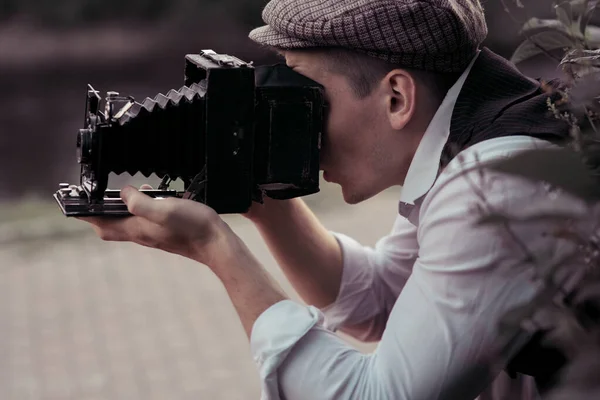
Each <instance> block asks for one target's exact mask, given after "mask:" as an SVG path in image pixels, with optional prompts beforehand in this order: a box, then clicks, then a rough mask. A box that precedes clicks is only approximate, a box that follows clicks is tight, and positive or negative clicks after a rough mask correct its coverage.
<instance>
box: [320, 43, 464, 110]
mask: <svg viewBox="0 0 600 400" xmlns="http://www.w3.org/2000/svg"><path fill="white" fill-rule="evenodd" d="M311 50H312V51H315V52H318V53H320V54H323V56H324V58H325V62H326V68H328V70H329V72H332V73H335V74H339V75H342V76H344V77H346V79H347V80H348V83H349V85H350V87H351V89H352V91H353V92H354V93H355V94H356V96H357V97H359V98H365V97H367V96H369V95H370V94H371V93H372V92H373V90H374V89H375V86H376V85H377V84H378V83H379V82H380V81H381V80H382V79H383V78H384V77H385V76H386V75H387V74H388V73H389V72H391V71H393V70H394V69H403V70H405V71H408V72H410V73H411V75H412V76H413V78H414V79H415V80H416V81H417V82H418V83H421V84H423V85H425V86H426V87H428V88H429V90H431V92H432V95H434V96H436V98H437V100H440V102H441V100H442V99H443V98H444V97H445V96H446V93H447V92H448V90H450V88H451V87H452V86H453V85H454V84H455V83H456V81H457V80H458V78H459V77H460V75H461V74H462V73H461V72H454V73H440V72H431V71H425V70H419V69H415V68H407V67H404V66H402V65H397V64H391V63H389V62H387V61H384V60H381V59H378V58H376V57H372V56H369V55H367V54H363V53H359V52H357V51H354V50H351V49H346V48H340V47H314V48H311Z"/></svg>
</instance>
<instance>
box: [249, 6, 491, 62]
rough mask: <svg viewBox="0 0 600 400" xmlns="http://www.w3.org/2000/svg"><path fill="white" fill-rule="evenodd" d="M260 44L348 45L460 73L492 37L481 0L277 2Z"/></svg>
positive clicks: (254, 35) (259, 32) (259, 34)
mask: <svg viewBox="0 0 600 400" xmlns="http://www.w3.org/2000/svg"><path fill="white" fill-rule="evenodd" d="M262 17H263V20H264V21H265V23H266V24H267V25H266V26H263V27H260V28H257V29H254V30H253V31H252V32H250V35H249V36H250V38H251V39H252V40H254V41H255V42H257V43H260V44H263V45H267V46H272V47H275V48H278V49H283V50H291V49H301V48H311V47H343V48H348V49H352V50H355V51H358V52H361V53H364V54H367V55H369V56H372V57H377V58H380V59H382V60H385V61H388V62H390V63H393V64H398V65H402V66H404V67H410V68H418V69H421V70H426V71H437V72H461V71H462V70H464V69H465V68H466V67H467V65H468V64H469V62H470V61H471V60H472V58H473V57H474V55H475V52H476V50H477V49H478V47H479V46H480V45H481V43H482V42H483V40H484V39H485V37H486V36H487V25H486V22H485V16H484V13H483V8H482V6H481V4H480V3H479V0H272V1H271V2H270V3H268V4H267V6H266V7H265V9H264V11H263V15H262Z"/></svg>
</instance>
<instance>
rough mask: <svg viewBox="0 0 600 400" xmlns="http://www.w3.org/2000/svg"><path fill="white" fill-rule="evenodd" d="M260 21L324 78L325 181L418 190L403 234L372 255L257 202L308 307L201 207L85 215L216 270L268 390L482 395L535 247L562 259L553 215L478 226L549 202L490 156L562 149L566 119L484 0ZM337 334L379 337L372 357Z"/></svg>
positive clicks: (292, 10) (160, 205) (286, 208)
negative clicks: (529, 73)
mask: <svg viewBox="0 0 600 400" xmlns="http://www.w3.org/2000/svg"><path fill="white" fill-rule="evenodd" d="M263 18H264V19H265V22H266V23H267V24H268V25H267V26H265V27H262V28H259V29H257V30H254V31H253V32H252V33H251V34H250V36H251V38H252V39H253V40H255V41H257V42H259V43H261V44H264V45H267V46H270V47H272V48H273V49H275V50H277V51H278V52H280V53H281V54H282V55H283V56H285V58H286V61H287V64H288V65H289V66H290V67H292V68H293V69H295V70H296V71H297V72H299V73H301V74H303V75H306V76H307V77H309V78H311V79H313V80H315V81H317V82H319V83H321V84H322V85H323V86H324V88H325V94H326V97H327V101H328V103H329V106H330V112H329V115H328V121H327V127H326V132H325V135H324V142H323V155H322V169H323V170H324V171H325V172H324V173H325V178H326V179H328V180H330V181H332V182H335V183H338V184H340V185H341V187H342V190H343V195H344V199H345V200H346V202H348V203H351V204H355V203H359V202H361V201H363V200H365V199H368V198H370V197H372V196H375V195H376V194H378V193H380V192H381V191H383V190H385V189H386V188H389V187H391V186H394V185H402V186H403V189H402V193H401V198H400V203H399V209H398V214H399V215H396V217H395V218H396V221H395V223H394V227H393V230H392V232H391V233H390V235H388V236H386V237H385V238H383V239H381V241H379V243H378V244H377V246H376V247H375V248H374V249H371V248H365V247H363V246H362V245H360V244H359V243H357V242H356V241H354V240H352V239H351V238H349V237H346V236H344V235H341V234H335V233H331V232H328V231H327V230H326V228H325V227H323V226H322V225H321V224H320V223H319V221H318V220H317V219H316V218H315V216H314V215H313V214H312V212H311V211H310V210H309V209H308V208H307V206H306V205H305V204H304V203H303V201H302V200H300V199H293V200H289V201H275V200H268V199H267V201H265V204H264V205H258V204H257V205H255V206H253V208H252V210H251V211H250V212H249V213H248V214H247V217H248V218H250V220H252V221H253V222H254V223H255V224H256V226H257V227H258V229H259V231H260V233H261V235H262V236H263V238H264V239H265V241H266V242H267V244H268V245H269V247H270V249H271V251H272V253H273V254H274V256H275V258H276V259H277V261H278V263H279V264H280V266H281V268H282V269H283V270H284V272H285V273H286V275H287V277H288V279H289V280H290V281H291V283H292V284H293V285H294V287H295V288H296V289H297V291H298V292H299V293H300V295H301V296H302V298H303V299H304V300H305V301H306V303H307V304H308V305H309V306H304V305H301V304H297V303H294V302H292V301H290V300H288V299H287V297H286V295H285V293H283V291H282V290H281V289H280V288H279V287H278V286H277V285H276V284H275V283H274V282H273V280H272V279H271V278H270V276H269V275H268V274H267V273H266V272H265V270H264V269H263V267H262V266H261V265H259V263H258V262H257V260H256V259H255V258H254V257H253V255H252V254H251V252H250V250H249V249H248V248H246V246H245V245H244V244H243V243H242V242H241V240H240V239H239V238H238V237H237V236H236V235H235V234H234V233H233V232H232V231H231V229H229V227H228V226H227V225H226V224H225V223H224V222H223V221H222V220H221V219H220V218H219V216H218V215H216V214H215V213H214V212H213V211H212V210H211V209H209V208H208V207H205V206H203V205H201V204H198V203H194V202H191V201H186V200H177V199H168V200H153V199H150V198H149V197H146V196H144V195H142V194H141V193H140V192H138V191H136V190H135V189H133V188H125V189H123V191H122V197H123V199H124V201H125V202H126V203H127V205H128V208H129V210H130V212H131V213H132V214H133V215H134V217H131V218H128V219H126V220H118V221H116V220H102V219H88V221H89V222H91V223H92V224H94V225H95V229H96V230H97V231H98V233H99V235H100V236H101V237H102V238H103V239H105V240H114V241H133V242H136V243H140V244H142V245H145V246H150V247H154V248H157V249H161V250H164V251H168V252H172V253H175V254H179V255H182V256H185V257H189V258H191V259H194V260H196V261H198V262H200V263H203V264H206V265H207V266H208V267H209V268H211V270H212V271H213V272H214V273H215V274H216V275H217V276H218V277H219V278H220V280H221V281H222V282H223V284H224V286H225V288H226V290H227V292H228V294H229V296H230V298H231V301H232V303H233V305H234V306H235V308H236V310H237V312H238V315H239V317H240V319H241V321H242V324H243V326H244V329H245V330H246V333H247V334H248V336H249V338H250V341H251V346H252V351H253V354H254V357H255V361H256V362H257V365H258V367H259V369H260V375H261V379H262V385H263V398H264V399H287V400H296V399H311V400H320V399H376V400H377V399H411V400H415V399H416V400H418V399H454V400H458V399H469V400H470V399H473V398H475V397H476V396H478V395H479V394H480V393H482V392H483V391H484V390H485V388H486V387H488V386H489V385H490V383H491V382H492V381H493V379H494V378H495V376H497V374H498V373H499V372H500V370H501V369H502V368H504V367H505V366H506V365H505V363H504V364H503V365H495V364H493V360H490V357H491V354H490V348H491V346H492V344H493V343H494V342H495V339H496V338H497V337H498V326H497V324H498V321H499V320H500V318H501V317H502V315H504V314H505V313H506V312H507V311H508V310H510V309H512V308H514V307H516V306H518V305H520V304H523V303H525V302H528V301H530V300H531V299H532V297H533V296H534V295H535V293H536V291H537V289H538V286H537V285H536V284H534V283H533V282H532V280H531V278H532V268H531V259H532V257H533V256H532V255H534V256H535V259H536V262H543V261H552V260H553V259H554V258H555V257H556V256H557V254H558V253H559V252H558V251H554V250H555V246H556V245H557V243H555V241H553V240H552V239H550V238H548V237H547V236H546V235H544V234H545V233H546V232H547V231H548V229H550V226H549V225H548V224H547V223H544V222H543V221H538V222H535V223H531V224H527V225H526V226H519V227H515V228H512V227H510V228H508V229H507V228H506V227H502V226H495V225H482V224H477V221H478V219H479V218H480V217H481V213H479V212H477V210H478V209H481V208H483V211H482V212H507V213H509V212H512V211H514V210H515V209H517V210H521V209H522V208H523V206H524V205H527V204H534V203H536V202H539V203H542V202H544V201H546V198H547V196H548V193H547V191H546V189H545V188H543V187H541V186H538V185H535V184H532V183H528V182H525V181H523V180H520V179H516V178H512V177H509V176H504V175H501V174H498V173H493V172H488V171H486V172H482V171H481V166H482V165H484V164H485V163H487V162H489V161H493V160H498V159H500V158H502V157H506V156H510V155H512V154H516V153H517V152H520V151H523V150H527V149H531V148H534V147H540V146H550V145H551V144H550V142H551V141H554V140H555V139H556V140H560V139H562V138H564V137H565V136H566V134H567V130H566V127H565V126H564V125H563V124H562V123H560V122H558V121H557V120H554V119H553V118H552V117H549V116H547V113H546V111H547V109H546V100H547V95H546V94H545V93H544V92H543V91H542V90H541V89H540V85H539V83H537V82H536V81H533V80H530V79H528V78H525V77H524V76H522V75H520V74H519V73H518V72H517V71H516V69H514V67H513V66H511V65H510V64H509V63H508V62H507V61H506V60H504V59H502V58H501V57H499V56H497V55H495V54H493V53H492V52H491V51H489V50H488V49H481V48H480V45H481V43H482V41H483V40H484V38H485V36H486V34H487V28H486V24H485V19H484V14H483V10H482V7H481V5H480V4H479V1H478V0H395V1H394V0H375V1H366V0H364V1H363V0H360V1H350V0H319V1H316V0H273V1H272V2H271V3H269V4H268V5H267V6H266V8H265V10H264V13H263ZM457 152H458V153H459V154H456V153H457ZM554 201H555V202H556V204H555V206H556V207H559V208H560V207H566V208H572V203H569V202H567V201H566V200H565V199H563V198H562V197H561V195H560V194H559V195H557V196H555V200H554ZM523 243H526V247H528V249H527V251H524V250H523ZM550 250H553V251H550ZM524 253H527V254H524ZM526 255H527V256H530V257H528V258H526ZM523 260H525V261H523ZM515 265H516V266H515ZM511 267H512V268H511ZM338 329H339V330H343V331H345V332H347V333H349V334H351V335H353V336H354V337H356V338H359V339H361V340H372V341H373V340H378V341H380V343H379V346H378V348H377V350H376V351H375V353H374V354H372V355H364V354H361V353H359V352H357V351H355V350H354V349H352V348H351V347H349V346H348V345H347V344H345V343H344V342H343V341H341V340H340V339H339V338H338V337H337V336H336V335H335V334H334V333H333V332H334V331H335V330H338ZM512 355H514V354H504V355H503V357H506V358H510V357H511V356H512ZM512 398H514V397H512Z"/></svg>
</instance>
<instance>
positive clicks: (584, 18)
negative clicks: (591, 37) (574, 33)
mask: <svg viewBox="0 0 600 400" xmlns="http://www.w3.org/2000/svg"><path fill="white" fill-rule="evenodd" d="M598 5H600V0H592V1H589V0H586V1H585V2H584V7H585V10H583V12H582V15H581V23H580V25H579V29H580V32H581V33H585V32H586V29H587V26H588V24H589V23H590V20H591V19H592V16H593V15H594V11H596V8H597V7H598Z"/></svg>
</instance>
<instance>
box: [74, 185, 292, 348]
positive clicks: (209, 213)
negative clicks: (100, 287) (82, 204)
mask: <svg viewBox="0 0 600 400" xmlns="http://www.w3.org/2000/svg"><path fill="white" fill-rule="evenodd" d="M143 188H144V187H142V189H143ZM121 198H122V199H123V201H124V202H125V204H127V208H128V209H129V212H130V213H131V214H133V216H132V217H127V218H118V219H117V218H102V217H94V218H80V219H81V220H84V221H87V222H89V223H90V224H92V225H93V226H94V229H95V230H96V232H97V233H98V235H99V236H100V237H101V238H102V239H104V240H108V241H127V242H134V243H138V244H141V245H143V246H147V247H152V248H155V249H160V250H164V251H168V252H170V253H174V254H179V255H182V256H184V257H187V258H191V259H192V260H196V261H198V262H200V263H202V264H205V265H207V266H208V267H209V268H210V269H211V270H212V271H213V272H214V273H215V275H217V277H218V278H219V279H220V280H221V282H222V283H223V285H224V286H225V289H226V290H227V293H228V294H229V297H230V298H231V301H232V302H233V305H234V306H235V308H236V310H237V312H238V315H239V316H240V320H241V322H242V325H243V327H244V330H245V331H246V334H247V335H248V337H250V334H251V332H252V326H253V325H254V322H255V321H256V319H257V318H258V317H259V316H260V315H261V314H262V313H263V312H264V311H265V310H266V309H267V308H269V307H271V306H272V305H273V304H275V303H277V302H279V301H281V300H284V299H286V296H285V293H284V292H283V291H282V290H281V288H279V286H278V285H277V283H276V282H275V281H273V280H272V279H271V277H270V276H269V274H268V273H267V272H266V271H265V270H264V268H263V267H262V265H260V263H259V262H258V260H256V258H255V257H254V256H253V255H252V253H251V252H250V251H249V250H248V248H247V247H246V246H245V245H244V243H243V242H242V241H241V239H240V238H239V237H238V236H236V235H235V233H234V232H233V231H232V230H231V229H230V228H229V226H228V225H227V224H226V223H225V222H224V221H223V220H222V219H221V217H219V215H218V214H217V213H216V212H215V211H214V210H213V209H211V208H209V207H207V206H205V205H204V204H200V203H197V202H195V201H191V200H183V199H175V198H168V199H153V198H151V197H149V196H146V195H145V194H143V193H141V192H139V191H138V190H136V189H135V188H133V187H130V186H128V187H126V188H124V189H123V190H121Z"/></svg>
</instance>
